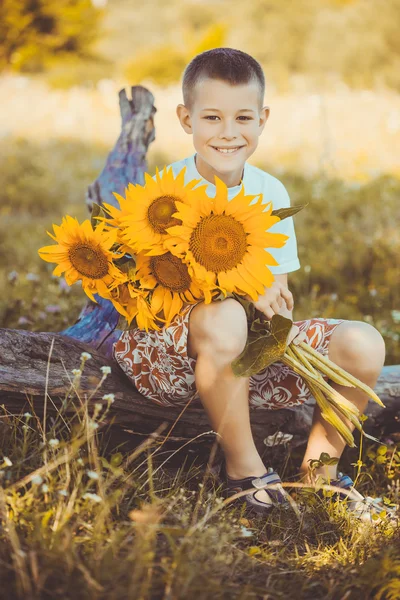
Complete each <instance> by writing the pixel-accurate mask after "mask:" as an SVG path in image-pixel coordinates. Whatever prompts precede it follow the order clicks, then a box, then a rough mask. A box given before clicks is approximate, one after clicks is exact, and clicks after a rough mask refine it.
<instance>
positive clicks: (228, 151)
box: [211, 146, 244, 154]
mask: <svg viewBox="0 0 400 600" xmlns="http://www.w3.org/2000/svg"><path fill="white" fill-rule="evenodd" d="M211 148H214V150H216V151H217V152H219V153H220V154H233V153H234V152H237V151H238V150H240V149H241V148H244V146H232V147H230V148H223V147H218V146H211Z"/></svg>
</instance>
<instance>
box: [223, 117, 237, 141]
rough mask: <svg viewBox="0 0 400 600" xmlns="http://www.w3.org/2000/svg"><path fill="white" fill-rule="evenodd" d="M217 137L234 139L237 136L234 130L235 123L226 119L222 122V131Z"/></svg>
mask: <svg viewBox="0 0 400 600" xmlns="http://www.w3.org/2000/svg"><path fill="white" fill-rule="evenodd" d="M219 137H220V138H222V139H226V140H233V139H235V138H236V137H237V134H236V130H235V124H234V123H231V122H230V121H226V122H225V123H224V126H223V128H222V131H221V133H220V135H219Z"/></svg>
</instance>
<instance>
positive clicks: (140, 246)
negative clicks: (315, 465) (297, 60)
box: [39, 168, 383, 446]
mask: <svg viewBox="0 0 400 600" xmlns="http://www.w3.org/2000/svg"><path fill="white" fill-rule="evenodd" d="M184 175H185V169H183V170H182V171H181V172H180V173H179V174H178V175H177V176H176V177H175V176H174V174H173V172H172V169H171V168H170V169H164V170H163V172H162V174H160V172H159V171H158V169H157V171H156V175H155V178H154V179H153V178H152V177H151V176H150V175H148V174H147V173H145V184H144V185H143V186H141V185H138V184H135V185H134V184H129V186H128V188H127V189H126V190H125V197H123V196H120V195H119V194H114V196H115V197H116V199H117V200H118V201H119V208H116V207H114V206H111V205H110V204H104V206H103V207H102V208H100V207H99V206H98V205H97V204H95V205H94V208H93V212H92V217H91V220H86V221H84V222H83V223H82V224H79V222H78V221H77V219H75V218H73V217H70V216H65V217H64V218H63V220H62V224H61V226H57V225H53V229H54V235H53V234H51V233H49V232H48V234H49V235H50V237H51V238H52V239H53V240H54V241H55V242H57V245H52V246H44V247H42V248H40V249H39V255H40V257H41V258H42V259H43V260H45V261H47V262H54V263H57V266H56V268H55V269H54V271H53V274H54V275H57V276H62V275H63V274H64V276H65V280H66V282H67V284H68V285H72V284H73V283H74V282H76V281H78V280H80V281H81V282H82V288H83V290H84V292H85V293H86V294H87V295H88V296H89V298H90V299H91V300H92V301H94V302H95V301H96V300H95V298H94V294H98V295H99V296H101V297H102V298H105V299H108V300H110V301H111V302H112V304H113V306H114V307H115V309H116V310H117V311H118V312H119V314H120V321H119V324H118V328H120V329H131V328H134V327H139V328H141V329H145V330H146V331H148V330H149V329H156V330H160V328H161V327H163V326H168V325H169V324H170V323H171V321H172V319H173V318H174V317H175V316H176V315H177V314H179V313H180V311H181V310H182V308H183V306H185V305H187V304H195V303H197V302H200V301H203V302H205V303H206V304H208V303H210V302H213V301H219V300H221V299H223V298H226V297H228V296H232V297H234V298H236V299H237V300H238V301H239V302H241V304H242V305H243V306H244V308H245V310H246V314H247V319H248V340H247V344H246V347H245V349H244V350H243V352H242V354H241V355H240V356H239V357H237V359H236V360H235V361H233V363H232V369H233V372H234V373H235V375H237V376H246V377H249V376H250V375H253V374H256V373H259V372H260V371H261V370H263V369H265V367H267V366H268V365H269V364H271V363H273V362H276V361H277V360H281V361H283V362H285V363H287V364H288V365H289V366H290V367H291V368H292V369H293V370H295V371H296V372H297V373H299V374H300V375H301V376H302V377H303V378H304V379H305V380H306V382H307V384H308V386H309V387H310V391H311V392H312V393H313V395H314V397H315V400H316V401H317V403H318V404H319V406H320V408H321V412H322V416H323V417H324V418H325V419H326V421H328V422H329V423H331V424H332V425H333V426H334V427H336V429H337V430H338V431H339V433H340V434H341V435H342V436H343V437H344V439H345V440H346V442H347V443H348V444H349V445H350V446H354V445H355V444H354V438H353V436H352V433H351V431H350V429H349V427H348V426H347V425H346V424H345V422H344V421H343V420H342V419H341V418H340V417H339V414H342V415H343V416H344V417H345V418H346V419H348V420H349V421H350V422H351V423H353V424H354V426H355V427H357V428H358V429H359V430H360V431H361V432H362V433H363V434H364V435H367V434H365V432H364V431H363V429H362V424H361V422H360V419H359V416H360V415H359V411H358V409H357V408H356V407H355V406H354V405H353V404H352V403H351V402H349V401H348V400H347V399H346V398H344V397H343V396H342V395H341V394H339V392H337V391H336V390H335V389H333V388H332V387H331V386H329V385H328V383H327V382H326V381H325V379H324V378H323V375H326V376H328V377H329V378H330V379H331V380H332V381H334V382H337V383H339V384H341V385H345V386H349V387H355V386H357V387H358V388H360V389H362V390H364V391H365V392H366V393H367V394H368V395H369V396H370V397H371V398H373V399H374V400H375V401H376V402H378V404H380V405H381V406H383V404H382V402H381V401H380V399H379V398H378V397H377V396H376V394H375V393H374V392H373V390H371V389H370V388H369V387H367V386H365V385H364V384H363V383H362V382H360V381H359V380H357V379H356V378H354V377H352V376H351V375H350V374H348V373H346V372H345V371H344V370H343V369H340V368H339V367H338V366H337V365H335V364H334V363H332V362H331V361H329V359H327V358H326V357H323V356H321V354H320V353H318V352H316V351H315V350H314V349H313V348H311V347H310V346H309V345H308V344H304V343H302V344H300V345H299V346H295V345H294V344H290V346H289V347H288V346H287V345H286V340H287V337H288V335H289V331H290V329H291V326H292V321H291V320H290V319H286V318H285V317H282V316H280V315H274V317H273V318H272V320H271V321H267V320H266V319H265V318H264V316H263V315H262V314H261V313H259V312H258V311H256V309H255V307H254V305H253V304H252V303H251V302H250V301H248V300H246V299H245V297H244V296H246V295H248V296H249V297H250V298H251V299H252V300H254V301H257V299H258V296H259V295H260V294H263V293H264V291H265V288H266V287H270V286H271V285H272V283H273V281H274V277H273V274H272V273H271V271H270V269H269V268H268V267H269V266H271V265H277V264H278V263H277V262H276V260H275V259H274V258H273V256H272V255H271V254H270V253H269V252H268V249H269V248H280V247H282V246H283V245H284V244H285V242H286V240H287V236H285V235H283V234H280V233H272V232H271V231H269V229H270V228H271V227H272V226H273V225H274V224H275V223H277V222H278V221H280V220H282V219H284V218H287V217H290V216H293V215H294V214H296V213H297V212H298V211H299V210H301V208H303V207H302V206H297V207H296V206H294V207H290V208H286V209H280V210H273V208H272V203H271V202H270V203H269V204H263V199H262V195H258V196H251V195H246V193H245V190H244V189H243V187H242V189H241V191H240V192H239V193H238V194H237V195H236V196H235V197H234V198H232V199H231V200H229V198H228V188H227V186H226V185H225V184H224V183H223V182H222V181H221V180H220V179H218V178H216V194H215V197H214V198H210V197H209V196H208V195H207V194H206V191H205V190H206V186H205V185H202V186H198V185H197V184H199V182H200V180H192V181H190V182H189V183H188V184H186V185H185V183H184ZM257 313H258V314H257ZM367 437H370V436H367Z"/></svg>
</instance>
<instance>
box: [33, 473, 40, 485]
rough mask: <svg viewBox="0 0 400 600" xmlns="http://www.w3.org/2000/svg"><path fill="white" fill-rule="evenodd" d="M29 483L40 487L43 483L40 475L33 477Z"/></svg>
mask: <svg viewBox="0 0 400 600" xmlns="http://www.w3.org/2000/svg"><path fill="white" fill-rule="evenodd" d="M31 481H32V483H34V484H35V485H40V484H41V483H43V477H41V476H40V475H34V476H33V477H32V479H31Z"/></svg>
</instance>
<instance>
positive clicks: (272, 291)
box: [245, 281, 294, 320]
mask: <svg viewBox="0 0 400 600" xmlns="http://www.w3.org/2000/svg"><path fill="white" fill-rule="evenodd" d="M245 298H246V299H247V300H250V302H252V303H253V304H254V306H255V307H256V308H257V310H259V311H260V312H262V313H263V314H264V315H265V316H266V317H267V319H269V320H271V319H272V317H273V316H274V315H275V314H276V315H278V314H279V313H280V311H281V308H283V307H286V308H287V309H288V310H290V311H291V310H293V306H294V304H293V296H292V293H291V292H290V291H289V289H288V288H287V287H286V285H284V284H283V283H280V282H279V281H274V282H273V284H272V285H271V287H269V288H266V289H265V292H264V294H263V295H261V294H260V295H259V297H258V300H257V301H256V302H254V300H252V299H251V298H250V296H245ZM283 301H285V303H286V305H285V304H284V302H283Z"/></svg>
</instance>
